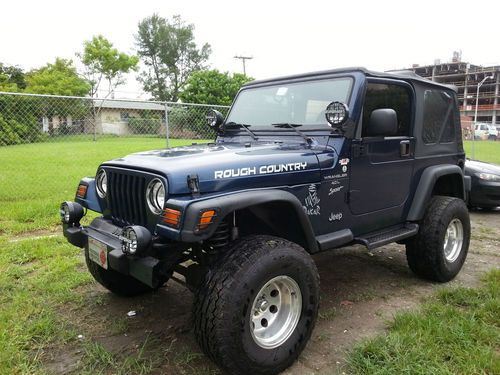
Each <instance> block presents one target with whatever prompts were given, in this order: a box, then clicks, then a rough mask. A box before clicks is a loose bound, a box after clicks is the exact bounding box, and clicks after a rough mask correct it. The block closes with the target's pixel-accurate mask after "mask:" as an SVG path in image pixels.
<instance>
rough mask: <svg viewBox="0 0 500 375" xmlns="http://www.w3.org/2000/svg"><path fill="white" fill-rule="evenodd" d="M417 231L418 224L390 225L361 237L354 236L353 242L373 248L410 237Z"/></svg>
mask: <svg viewBox="0 0 500 375" xmlns="http://www.w3.org/2000/svg"><path fill="white" fill-rule="evenodd" d="M417 233H418V224H414V223H407V224H405V225H403V226H398V227H392V228H390V229H389V230H384V231H378V232H372V233H368V234H366V235H365V236H363V237H355V238H354V242H356V243H359V244H362V245H365V246H366V247H367V248H368V250H373V249H375V248H377V247H380V246H384V245H387V244H388V243H391V242H396V241H400V240H403V239H405V238H408V237H412V236H414V235H416V234H417Z"/></svg>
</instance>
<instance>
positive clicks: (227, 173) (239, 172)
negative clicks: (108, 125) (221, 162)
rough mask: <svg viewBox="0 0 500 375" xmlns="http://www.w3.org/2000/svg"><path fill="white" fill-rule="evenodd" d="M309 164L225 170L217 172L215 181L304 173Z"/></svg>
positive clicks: (272, 165)
mask: <svg viewBox="0 0 500 375" xmlns="http://www.w3.org/2000/svg"><path fill="white" fill-rule="evenodd" d="M306 167H307V163H305V162H300V163H288V164H270V165H262V166H260V167H244V168H236V169H224V170H221V171H215V172H214V177H215V179H220V178H230V177H240V176H253V175H260V174H271V173H282V172H294V171H302V170H304V169H306Z"/></svg>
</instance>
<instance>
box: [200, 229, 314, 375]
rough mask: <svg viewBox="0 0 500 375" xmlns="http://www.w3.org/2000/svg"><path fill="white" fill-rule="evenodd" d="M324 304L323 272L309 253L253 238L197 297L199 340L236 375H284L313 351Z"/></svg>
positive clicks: (279, 242) (244, 242) (212, 274)
mask: <svg viewBox="0 0 500 375" xmlns="http://www.w3.org/2000/svg"><path fill="white" fill-rule="evenodd" d="M318 304H319V275H318V271H317V269H316V266H315V264H314V262H313V260H312V258H311V257H310V255H309V254H308V253H307V252H306V251H305V250H304V249H303V248H301V247H300V246H298V245H297V244H295V243H292V242H289V241H286V240H284V239H281V238H277V237H272V236H261V235H259V236H257V235H255V236H249V237H246V238H243V239H241V240H240V241H237V242H236V243H235V244H234V245H233V246H232V247H231V249H230V250H229V251H228V255H227V256H226V257H225V258H224V259H222V260H221V261H220V262H219V263H218V264H217V265H216V267H215V268H214V269H213V270H212V271H210V272H209V273H208V274H207V277H206V281H205V283H204V284H203V287H202V288H201V289H200V290H199V291H198V292H197V294H196V296H195V303H194V313H193V315H194V322H195V324H194V332H195V336H196V339H197V341H198V343H199V345H200V347H201V348H202V349H203V351H204V352H205V353H206V354H207V355H208V356H209V357H210V358H211V359H212V360H213V361H214V362H216V363H217V364H218V365H220V366H221V367H223V368H224V369H225V370H227V371H228V373H230V374H253V375H258V374H266V375H269V374H277V373H279V372H281V371H283V370H284V369H286V368H287V367H289V366H290V365H291V364H292V363H293V362H294V361H295V360H296V359H297V357H298V356H299V354H300V353H301V352H302V350H303V349H304V347H305V346H306V343H307V341H308V340H309V338H310V336H311V333H312V330H313V328H314V324H315V321H316V317H317V314H318Z"/></svg>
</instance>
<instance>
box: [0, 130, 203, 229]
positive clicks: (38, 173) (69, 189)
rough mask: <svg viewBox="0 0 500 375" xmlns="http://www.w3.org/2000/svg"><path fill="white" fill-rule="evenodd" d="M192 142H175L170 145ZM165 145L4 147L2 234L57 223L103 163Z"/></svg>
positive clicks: (120, 142) (145, 141)
mask: <svg viewBox="0 0 500 375" xmlns="http://www.w3.org/2000/svg"><path fill="white" fill-rule="evenodd" d="M192 142H194V140H189V139H182V140H181V139H171V140H170V146H171V147H173V146H180V145H185V144H191V143H192ZM197 142H202V141H199V140H198V141H197ZM164 147H165V140H164V139H160V138H137V137H133V138H102V139H98V140H97V141H96V142H93V141H81V140H77V139H71V141H65V142H50V143H39V144H29V145H19V146H9V147H0V166H1V167H0V168H1V173H0V234H2V232H4V233H6V234H15V233H21V232H26V231H33V230H37V229H44V228H50V227H52V226H55V225H57V224H58V222H59V218H58V205H59V204H60V202H62V201H64V200H70V199H73V198H74V195H75V190H76V187H77V184H78V182H79V181H80V178H82V177H85V176H93V175H94V174H95V171H96V169H97V167H98V165H99V164H100V163H101V162H103V161H106V160H110V159H113V158H117V157H120V156H123V155H127V154H129V153H132V152H138V151H143V150H151V149H158V148H164Z"/></svg>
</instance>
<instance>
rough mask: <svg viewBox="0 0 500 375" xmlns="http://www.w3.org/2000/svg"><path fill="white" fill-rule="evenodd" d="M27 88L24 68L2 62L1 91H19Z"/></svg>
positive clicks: (0, 74)
mask: <svg viewBox="0 0 500 375" xmlns="http://www.w3.org/2000/svg"><path fill="white" fill-rule="evenodd" d="M25 88H26V81H25V75H24V72H23V71H22V69H20V68H18V67H17V66H10V65H4V64H2V63H0V91H10V92H19V91H22V90H24V89H25Z"/></svg>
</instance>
